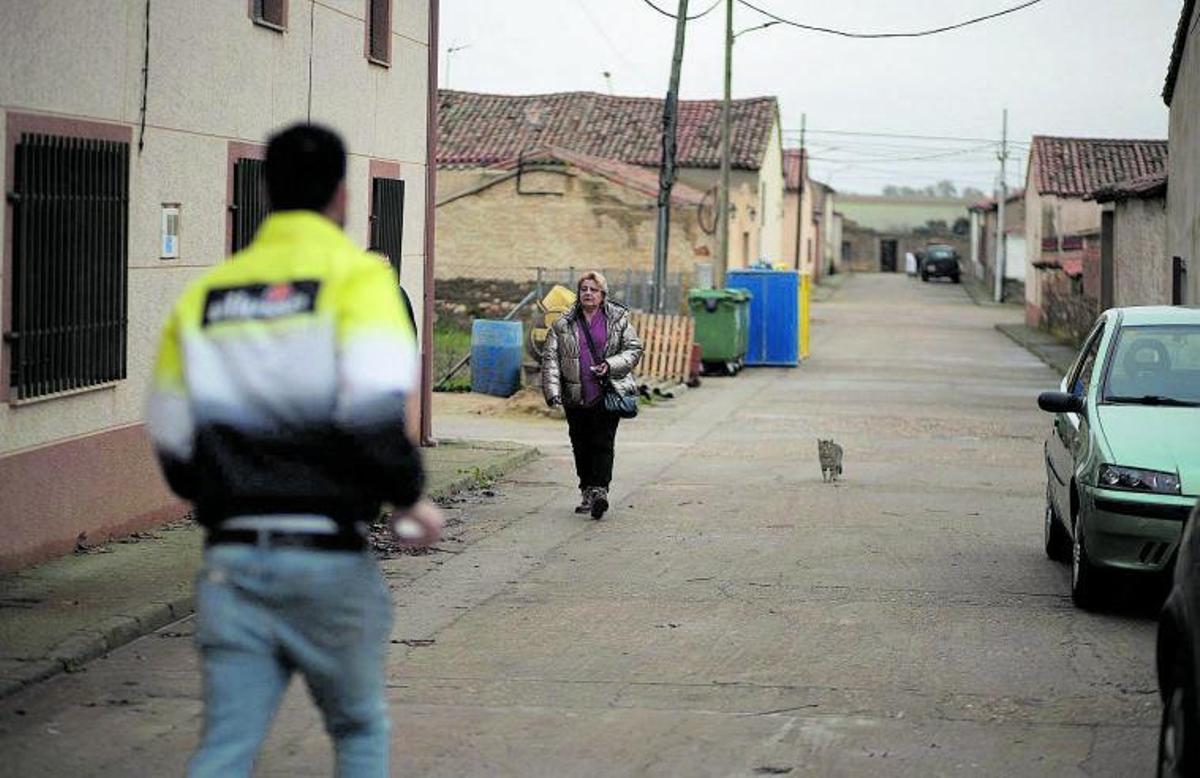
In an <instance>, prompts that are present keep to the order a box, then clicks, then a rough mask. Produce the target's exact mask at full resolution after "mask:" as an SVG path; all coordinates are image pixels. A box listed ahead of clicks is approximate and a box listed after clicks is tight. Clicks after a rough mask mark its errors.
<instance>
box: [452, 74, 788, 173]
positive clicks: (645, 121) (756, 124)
mask: <svg viewBox="0 0 1200 778" xmlns="http://www.w3.org/2000/svg"><path fill="white" fill-rule="evenodd" d="M730 110H731V112H732V122H733V137H732V141H731V163H732V166H733V167H734V168H738V169H743V170H758V169H759V167H760V166H761V165H762V159H763V156H764V155H765V154H766V149H767V146H768V144H769V143H770V140H771V132H772V129H773V128H774V125H775V122H776V118H777V117H778V115H779V106H778V103H777V101H776V100H775V98H774V97H753V98H747V99H744V100H734V101H733V102H732V103H731V105H730ZM662 111H663V101H662V100H661V99H658V98H652V97H619V96H613V95H602V94H597V93H595V92H561V93H558V94H546V95H493V94H480V93H476V92H458V91H452V90H446V89H443V90H439V91H438V150H437V161H438V165H439V166H443V167H454V166H460V167H461V166H477V165H492V164H495V163H497V162H502V161H504V160H508V159H512V158H514V157H517V156H518V155H520V154H521V153H522V151H524V150H529V149H534V148H541V147H546V146H555V147H560V148H566V149H571V150H573V151H577V152H580V153H583V154H588V155H590V156H592V157H598V158H606V159H615V160H618V161H621V162H625V163H628V164H631V165H643V166H647V167H654V166H657V165H658V163H659V159H660V157H661V152H662V140H661V132H662ZM720 123H721V101H720V100H680V101H679V124H678V154H677V163H678V164H679V165H680V166H681V167H705V168H715V167H719V165H720V160H721V149H720V147H721V144H720Z"/></svg>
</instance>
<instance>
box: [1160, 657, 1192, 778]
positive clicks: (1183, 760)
mask: <svg viewBox="0 0 1200 778" xmlns="http://www.w3.org/2000/svg"><path fill="white" fill-rule="evenodd" d="M1191 677H1192V676H1191V671H1190V666H1189V663H1188V657H1187V655H1186V654H1184V653H1183V652H1182V651H1179V650H1177V651H1176V652H1175V659H1174V663H1173V670H1172V672H1171V675H1170V678H1169V680H1168V688H1166V689H1163V712H1162V721H1161V722H1160V723H1159V728H1158V776H1159V778H1182V776H1186V775H1192V774H1194V769H1195V767H1196V766H1197V762H1198V760H1200V755H1198V754H1197V742H1198V741H1197V740H1196V738H1197V736H1200V732H1197V730H1196V721H1195V714H1194V704H1193V699H1192V695H1193V694H1195V690H1194V689H1193V688H1192V681H1191Z"/></svg>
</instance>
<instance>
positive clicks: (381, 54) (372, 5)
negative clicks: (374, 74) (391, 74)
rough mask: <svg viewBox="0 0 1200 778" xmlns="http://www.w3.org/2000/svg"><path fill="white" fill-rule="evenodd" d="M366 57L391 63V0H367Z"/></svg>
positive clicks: (382, 63) (378, 62)
mask: <svg viewBox="0 0 1200 778" xmlns="http://www.w3.org/2000/svg"><path fill="white" fill-rule="evenodd" d="M367 59H369V60H371V61H372V62H374V63H376V64H379V65H391V64H392V0H367Z"/></svg>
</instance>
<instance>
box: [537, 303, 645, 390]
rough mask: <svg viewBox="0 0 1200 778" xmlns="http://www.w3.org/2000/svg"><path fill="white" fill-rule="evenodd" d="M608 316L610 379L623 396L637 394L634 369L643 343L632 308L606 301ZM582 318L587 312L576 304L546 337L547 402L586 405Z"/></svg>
mask: <svg viewBox="0 0 1200 778" xmlns="http://www.w3.org/2000/svg"><path fill="white" fill-rule="evenodd" d="M604 316H605V318H607V319H608V338H607V339H606V340H605V342H604V361H605V362H607V363H608V376H609V378H610V379H611V380H612V383H613V386H614V387H615V388H616V390H617V391H618V392H620V393H621V394H623V395H630V394H637V382H635V381H634V380H633V369H634V368H635V367H637V363H638V362H639V361H641V358H642V342H641V341H640V340H638V336H637V333H636V332H634V330H633V324H631V323H630V321H629V309H628V308H626V307H625V306H623V305H618V304H617V303H613V302H607V301H606V302H605V303H604ZM582 317H583V311H582V309H580V307H579V306H578V305H576V306H575V307H574V308H572V309H571V310H570V311H568V312H567V313H566V314H564V315H563V316H562V318H560V319H559V320H558V321H556V322H554V326H553V327H551V328H550V332H549V334H547V336H546V347H545V348H544V349H543V350H542V393H543V394H544V395H545V396H546V402H547V403H553V402H554V400H556V399H557V400H561V401H562V403H563V405H564V406H567V407H569V408H576V407H579V406H581V405H583V382H582V381H581V379H580V369H579V335H578V332H579V328H578V322H579V321H580V319H581V318H582ZM585 343H586V341H585ZM596 345H597V346H599V345H600V344H599V343H597V344H596ZM585 347H586V346H585Z"/></svg>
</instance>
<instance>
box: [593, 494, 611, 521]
mask: <svg viewBox="0 0 1200 778" xmlns="http://www.w3.org/2000/svg"><path fill="white" fill-rule="evenodd" d="M606 510H608V490H607V489H605V488H604V487H603V486H597V487H596V488H595V489H593V490H592V518H593V519H598V518H600V517H601V516H603V515H604V512H605V511H606Z"/></svg>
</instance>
